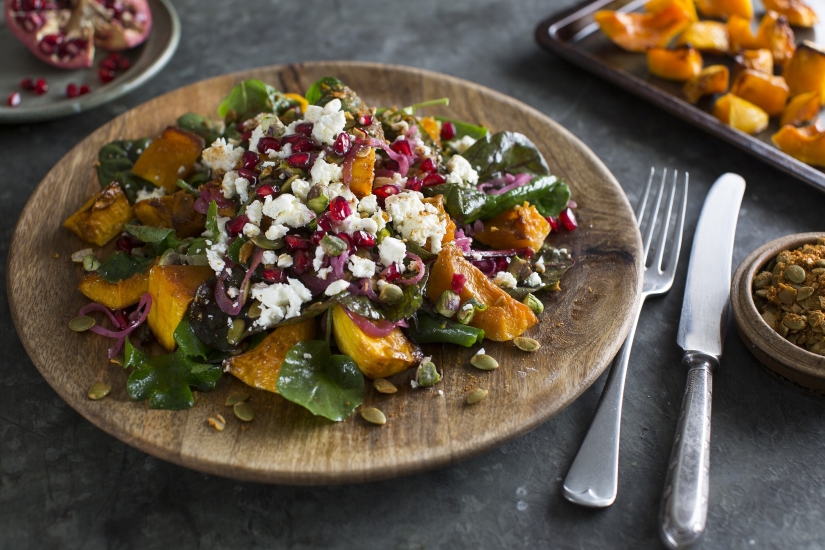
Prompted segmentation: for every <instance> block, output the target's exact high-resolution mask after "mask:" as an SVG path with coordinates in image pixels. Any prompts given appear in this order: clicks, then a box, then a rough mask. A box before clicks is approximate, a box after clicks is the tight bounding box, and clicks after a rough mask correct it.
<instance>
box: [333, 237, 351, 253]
mask: <svg viewBox="0 0 825 550" xmlns="http://www.w3.org/2000/svg"><path fill="white" fill-rule="evenodd" d="M336 237H338V238H339V239H341V240H342V241H344V242H345V243H347V250H348V251H351V250H352V249H353V247H354V246H355V245H354V244H353V242H352V237H350V236H349V235H347V234H346V233H338V234H337V235H336Z"/></svg>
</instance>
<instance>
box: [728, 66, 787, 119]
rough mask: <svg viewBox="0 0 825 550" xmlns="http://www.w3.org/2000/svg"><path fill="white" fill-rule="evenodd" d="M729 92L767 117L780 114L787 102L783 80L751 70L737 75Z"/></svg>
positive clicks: (785, 86) (785, 85) (779, 77)
mask: <svg viewBox="0 0 825 550" xmlns="http://www.w3.org/2000/svg"><path fill="white" fill-rule="evenodd" d="M730 91H731V93H732V94H733V95H735V96H737V97H741V98H742V99H745V100H747V101H750V102H751V103H753V104H754V105H756V106H757V107H759V108H761V109H762V110H763V111H765V112H766V113H768V115H769V116H776V115H780V114H782V111H783V109H784V108H785V102H786V101H787V100H788V85H787V84H785V79H784V78H782V77H781V76H773V75H770V74H765V73H761V72H759V71H753V70H751V69H745V70H744V71H742V72H741V73H739V75H737V77H736V78H735V79H734V81H733V85H732V86H731V89H730Z"/></svg>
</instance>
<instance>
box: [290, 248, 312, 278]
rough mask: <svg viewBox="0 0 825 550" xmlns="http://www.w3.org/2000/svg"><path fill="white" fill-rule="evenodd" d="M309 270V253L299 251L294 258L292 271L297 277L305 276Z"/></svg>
mask: <svg viewBox="0 0 825 550" xmlns="http://www.w3.org/2000/svg"><path fill="white" fill-rule="evenodd" d="M307 269H309V253H308V252H307V251H306V250H299V251H298V252H296V253H295V255H294V256H293V257H292V271H293V272H294V273H295V274H296V275H303V274H304V273H306V272H307Z"/></svg>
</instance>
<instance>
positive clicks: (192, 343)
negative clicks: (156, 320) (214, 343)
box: [173, 317, 213, 361]
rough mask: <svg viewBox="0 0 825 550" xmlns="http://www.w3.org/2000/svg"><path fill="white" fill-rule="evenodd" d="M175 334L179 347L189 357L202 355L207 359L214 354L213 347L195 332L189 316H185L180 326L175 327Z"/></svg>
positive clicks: (202, 357)
mask: <svg viewBox="0 0 825 550" xmlns="http://www.w3.org/2000/svg"><path fill="white" fill-rule="evenodd" d="M173 336H174V338H175V342H176V343H177V344H178V347H179V348H180V350H181V351H182V352H183V354H184V355H186V356H187V357H200V358H201V359H203V360H204V361H206V360H207V359H209V358H210V356H211V355H212V354H213V350H212V348H210V347H209V346H207V345H206V344H204V343H203V342H201V341H200V340H198V337H197V336H195V332H194V331H193V330H192V327H191V326H190V325H189V317H184V318H183V319H182V320H181V322H180V323H178V328H176V329H175V333H174V335H173Z"/></svg>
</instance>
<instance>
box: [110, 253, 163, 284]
mask: <svg viewBox="0 0 825 550" xmlns="http://www.w3.org/2000/svg"><path fill="white" fill-rule="evenodd" d="M151 264H152V258H144V257H142V256H132V255H131V254H127V253H126V252H123V251H122V250H120V251H117V252H115V253H114V254H112V255H110V256H109V257H108V258H106V259H105V260H103V262H102V263H101V264H100V267H98V268H97V274H98V275H100V278H101V279H103V280H104V281H106V282H107V283H117V282H119V281H123V280H125V279H128V278H129V277H131V276H132V275H135V274H137V273H143V272H145V271H146V270H147V269H148V268H149V266H150V265H151Z"/></svg>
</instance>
